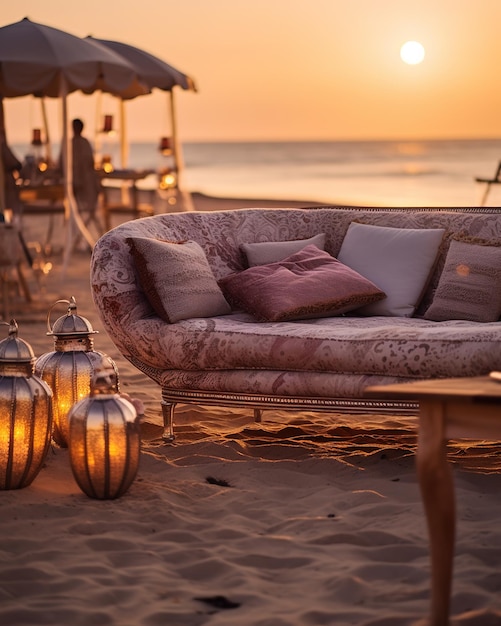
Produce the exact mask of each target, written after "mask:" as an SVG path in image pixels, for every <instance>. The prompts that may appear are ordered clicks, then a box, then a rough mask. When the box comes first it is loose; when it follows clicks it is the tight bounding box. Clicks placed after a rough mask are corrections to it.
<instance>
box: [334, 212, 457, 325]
mask: <svg viewBox="0 0 501 626" xmlns="http://www.w3.org/2000/svg"><path fill="white" fill-rule="evenodd" d="M444 232H445V229H443V228H389V227H386V226H372V225H369V224H358V223H356V222H352V223H351V224H350V226H349V228H348V231H347V233H346V236H345V238H344V240H343V244H342V246H341V250H340V252H339V255H338V257H337V258H338V260H339V261H341V263H344V264H345V265H348V267H351V268H352V269H354V270H355V271H357V272H358V273H359V274H361V275H362V276H365V278H367V279H368V280H370V281H371V282H373V283H374V284H375V285H377V286H378V287H379V288H380V289H381V290H382V291H384V292H385V293H386V298H385V299H384V300H381V301H380V302H375V303H373V304H369V305H367V306H364V307H362V308H360V309H357V313H360V314H361V315H388V316H396V317H411V316H412V315H413V313H414V311H415V310H416V307H417V306H418V304H419V301H420V300H421V297H422V295H423V292H424V289H425V288H426V285H427V283H428V280H429V277H430V274H431V272H432V270H433V268H434V265H435V261H436V258H437V255H438V251H439V248H440V244H441V242H442V238H443V235H444Z"/></svg>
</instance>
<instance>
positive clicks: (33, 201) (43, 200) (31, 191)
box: [19, 183, 65, 246]
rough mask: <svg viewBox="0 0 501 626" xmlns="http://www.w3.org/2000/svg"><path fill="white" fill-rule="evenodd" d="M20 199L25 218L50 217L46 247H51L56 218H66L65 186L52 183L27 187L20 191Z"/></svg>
mask: <svg viewBox="0 0 501 626" xmlns="http://www.w3.org/2000/svg"><path fill="white" fill-rule="evenodd" d="M19 199H20V201H21V203H22V205H23V217H24V216H26V215H31V216H37V215H38V216H42V215H46V216H48V217H49V224H48V227H47V234H46V235H45V242H44V245H45V246H50V244H51V241H52V235H53V233H54V218H55V217H57V216H62V217H64V215H65V207H64V186H63V185H62V183H51V184H47V185H38V186H37V187H27V188H26V189H23V188H22V187H21V189H20V190H19Z"/></svg>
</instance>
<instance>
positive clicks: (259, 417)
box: [254, 409, 263, 422]
mask: <svg viewBox="0 0 501 626" xmlns="http://www.w3.org/2000/svg"><path fill="white" fill-rule="evenodd" d="M254 421H255V422H262V421H263V410H262V409H254Z"/></svg>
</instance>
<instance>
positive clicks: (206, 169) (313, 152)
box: [13, 139, 501, 207]
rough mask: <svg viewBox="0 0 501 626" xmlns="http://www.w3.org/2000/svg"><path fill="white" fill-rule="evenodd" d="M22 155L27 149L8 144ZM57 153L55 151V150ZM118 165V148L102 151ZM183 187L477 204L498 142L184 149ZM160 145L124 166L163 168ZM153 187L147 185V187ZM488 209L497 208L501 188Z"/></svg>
mask: <svg viewBox="0 0 501 626" xmlns="http://www.w3.org/2000/svg"><path fill="white" fill-rule="evenodd" d="M13 147H14V149H16V148H17V152H16V153H17V154H18V155H21V154H24V153H25V152H23V151H22V150H23V148H24V150H25V151H26V150H27V147H26V146H24V147H23V146H13ZM53 151H54V149H53ZM106 152H109V153H110V154H111V155H112V161H113V163H114V164H115V166H116V167H119V166H120V159H119V145H118V141H117V142H115V144H110V145H107V146H106ZM182 154H183V159H184V170H183V176H182V184H183V187H184V188H185V189H186V190H189V191H197V192H202V193H204V194H207V195H211V196H224V197H235V198H250V199H263V198H269V199H283V200H305V201H315V202H316V201H318V202H319V203H336V204H346V205H361V206H402V207H405V206H478V205H479V204H480V201H481V198H482V195H483V191H484V185H481V184H479V183H476V182H475V177H490V176H493V175H494V173H495V171H496V169H497V166H498V163H499V162H500V161H501V139H492V140H488V139H485V140H447V141H445V140H433V141H325V142H320V141H313V142H306V141H305V142H246V143H239V142H221V143H216V142H214V143H184V144H183V146H182ZM167 160H168V157H162V156H161V155H160V153H159V151H158V143H157V142H144V143H132V144H131V145H130V147H129V160H128V165H129V166H130V167H133V168H154V169H158V168H160V167H163V166H165V165H167V164H168V163H167ZM150 183H151V181H150ZM486 205H488V206H501V185H499V186H493V187H492V188H491V191H490V195H489V198H488V201H487V203H486Z"/></svg>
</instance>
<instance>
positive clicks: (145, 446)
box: [0, 194, 501, 626]
mask: <svg viewBox="0 0 501 626" xmlns="http://www.w3.org/2000/svg"><path fill="white" fill-rule="evenodd" d="M193 200H194V205H195V208H197V209H199V210H213V209H214V208H218V207H220V208H238V207H241V206H242V207H243V206H299V205H305V206H306V205H307V204H315V203H314V202H313V203H292V202H287V201H285V202H283V203H280V202H277V201H274V202H266V201H265V200H260V201H238V200H232V199H216V198H207V197H206V196H203V195H201V194H195V195H194V198H193ZM30 219H31V220H35V219H36V218H30ZM25 229H26V233H27V238H28V239H29V240H30V241H31V240H32V239H33V238H34V236H39V234H40V228H39V225H36V224H35V223H34V221H32V222H31V223H27V224H25ZM37 233H38V235H37ZM55 241H56V242H57V237H56V238H55ZM89 259H90V255H89V253H88V252H85V251H81V252H75V253H74V254H73V255H72V257H71V263H70V265H69V267H68V269H67V272H66V275H65V276H64V278H63V276H62V271H61V258H60V257H59V256H57V255H56V256H52V257H50V258H49V259H48V261H50V262H53V264H54V268H53V270H52V271H51V272H50V273H49V274H48V276H47V277H46V279H45V280H43V281H40V282H39V283H37V281H36V279H35V275H34V274H33V272H31V270H28V269H25V272H26V276H27V278H28V281H29V285H30V288H31V291H32V296H33V301H32V302H31V303H26V302H25V300H24V298H23V297H22V294H18V293H16V292H13V293H12V297H11V300H10V305H11V313H12V315H13V316H15V317H16V319H17V320H18V323H19V335H20V336H21V337H22V338H23V339H25V340H27V341H29V342H30V343H31V345H32V347H33V349H34V351H35V354H36V355H37V356H38V355H40V354H42V353H44V352H48V351H51V350H52V349H53V343H52V339H51V338H50V337H47V336H46V334H45V333H46V314H47V310H48V308H49V307H50V306H51V305H52V304H53V303H54V302H55V301H56V300H57V299H59V298H66V299H67V298H69V297H70V296H71V295H74V296H75V297H76V299H77V304H78V312H79V313H80V314H82V315H85V316H86V317H88V319H89V320H90V321H91V323H92V325H93V326H94V328H95V329H96V330H99V331H100V333H99V335H97V336H96V338H95V349H96V350H99V351H101V352H105V353H107V354H108V355H109V356H111V357H112V358H113V359H114V360H115V361H116V363H117V366H118V369H119V373H120V381H121V388H122V391H125V392H127V393H129V394H130V395H131V396H132V397H134V398H138V399H140V400H141V401H142V402H143V403H144V406H145V423H144V424H143V426H142V432H143V440H142V452H141V460H140V468H139V472H138V476H137V478H136V480H135V481H134V483H133V484H132V486H131V487H130V489H129V491H128V492H127V493H126V494H125V495H124V496H122V497H121V498H120V499H117V500H113V501H98V500H93V499H91V498H88V497H87V496H86V495H84V494H83V493H82V492H81V491H80V489H79V488H78V486H77V484H76V483H75V481H74V479H73V476H72V473H71V469H70V465H69V460H68V451H67V450H65V449H62V448H59V447H56V446H53V447H52V448H51V450H50V451H49V454H48V457H47V460H46V463H45V467H44V468H43V469H42V471H41V472H40V474H39V475H38V476H37V478H36V479H35V480H34V482H33V483H32V485H30V486H29V487H26V488H25V489H20V490H13V491H3V492H0V515H1V518H0V528H1V535H0V623H1V624H5V625H9V626H21V625H35V624H51V625H58V626H59V625H61V626H67V625H69V624H71V625H72V626H79V625H82V626H89V625H90V624H92V625H113V626H139V625H141V626H156V625H166V624H169V625H173V626H181V625H189V626H198V625H210V626H215V625H217V626H219V625H221V626H223V625H225V624H228V625H231V626H235V625H238V626H296V625H298V626H299V625H301V626H302V625H304V626H308V625H334V624H335V625H336V626H343V625H356V626H383V625H384V626H404V625H405V626H407V625H409V626H410V625H411V624H412V625H415V624H418V623H419V624H424V623H426V621H423V620H424V619H425V618H426V615H427V611H428V604H429V573H430V568H429V561H428V542H427V535H426V528H425V521H424V516H423V511H422V505H421V500H420V496H419V490H418V484H417V478H416V472H415V467H414V452H415V446H416V430H415V429H416V420H415V418H413V417H408V416H407V417H405V416H393V417H384V416H376V415H362V416H349V415H339V414H336V413H332V414H327V413H306V412H302V413H294V412H285V411H278V412H277V411H267V412H265V413H264V421H263V422H262V423H260V424H257V423H254V422H253V421H252V411H250V410H246V409H241V410H237V409H226V408H219V407H212V408H211V407H208V408H207V407H206V408H204V407H187V406H183V405H181V406H180V407H179V409H178V411H177V419H176V434H177V439H176V442H175V443H174V444H173V445H165V444H163V442H162V441H161V440H160V439H159V435H160V432H161V428H160V424H161V414H160V391H159V389H158V387H157V386H156V385H155V383H153V382H151V381H149V379H147V378H146V377H145V376H144V375H143V374H141V373H140V372H138V371H137V370H135V369H134V368H133V367H132V366H131V365H130V364H129V363H128V362H127V361H125V360H124V359H123V358H122V357H121V356H120V355H119V354H118V352H117V350H116V349H115V347H114V345H113V344H112V343H111V341H110V339H109V338H108V336H107V335H106V333H105V332H104V331H103V329H102V327H101V325H100V322H99V318H98V316H97V314H96V312H95V310H94V306H93V303H92V300H91V296H90V289H89V280H88V268H89ZM64 313H65V306H64V305H62V306H61V305H58V306H57V307H55V309H54V310H53V312H52V315H51V320H52V321H54V320H55V319H57V317H59V316H60V315H63V314H64ZM0 328H4V329H5V331H6V327H0ZM0 336H1V337H2V338H3V336H6V333H5V335H3V334H2V331H0ZM450 459H451V463H452V464H453V469H454V476H455V481H456V493H457V504H458V530H457V547H456V559H455V576H454V589H453V598H452V614H453V619H452V622H451V623H452V624H455V625H458V626H459V625H461V626H489V625H499V624H501V593H500V588H501V575H500V573H499V563H500V562H501V526H500V524H499V520H500V519H501V499H500V497H499V493H500V490H501V448H500V447H499V446H498V444H496V443H491V442H462V443H458V442H456V443H455V444H451V446H450Z"/></svg>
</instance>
